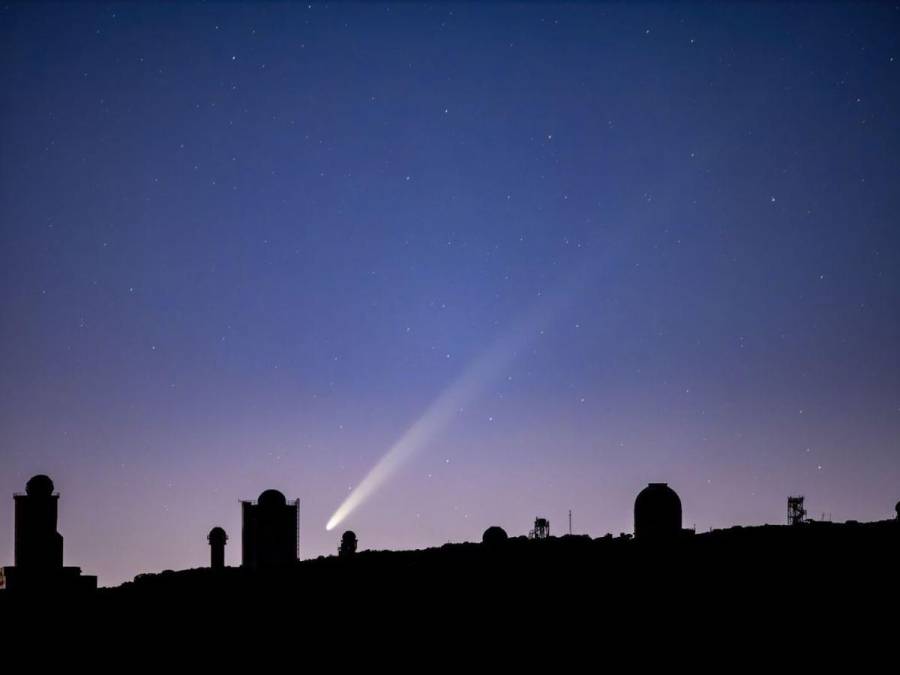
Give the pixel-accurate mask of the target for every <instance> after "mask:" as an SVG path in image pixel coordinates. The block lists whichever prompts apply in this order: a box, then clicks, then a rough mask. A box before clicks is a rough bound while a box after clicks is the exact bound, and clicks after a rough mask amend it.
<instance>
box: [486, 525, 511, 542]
mask: <svg viewBox="0 0 900 675" xmlns="http://www.w3.org/2000/svg"><path fill="white" fill-rule="evenodd" d="M507 539H509V536H508V535H507V534H506V530H504V529H503V528H502V527H500V526H499V525H491V526H490V527H489V528H488V529H486V530H485V531H484V534H483V535H481V543H482V544H487V545H488V546H497V545H498V544H502V543H503V542H504V541H506V540H507Z"/></svg>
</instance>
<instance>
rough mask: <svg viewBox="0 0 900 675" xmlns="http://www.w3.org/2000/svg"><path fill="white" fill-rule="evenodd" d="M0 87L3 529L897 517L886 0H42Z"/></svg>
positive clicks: (29, 7)
mask: <svg viewBox="0 0 900 675" xmlns="http://www.w3.org/2000/svg"><path fill="white" fill-rule="evenodd" d="M0 97H2V98H0V227H2V231H0V256H2V258H0V270H2V285H0V467H2V470H0V564H12V559H13V500H12V494H13V493H14V492H19V491H22V490H23V489H24V485H25V481H26V480H27V479H28V478H29V477H30V476H31V475H33V474H36V473H47V474H49V475H50V476H51V477H52V478H53V479H54V481H55V483H56V487H57V489H58V490H59V491H60V493H61V495H62V496H61V504H60V505H61V515H60V527H59V529H60V532H61V533H62V534H63V535H64V536H65V560H66V563H67V564H71V565H80V566H82V567H83V568H84V569H85V571H86V572H87V573H92V574H99V576H100V583H101V584H103V585H110V584H117V583H120V582H122V581H124V580H127V579H130V578H132V577H133V576H134V575H136V574H138V573H141V572H147V571H160V570H163V569H181V568H186V567H195V566H200V565H205V564H207V561H208V556H209V550H208V546H207V543H206V534H207V532H208V531H209V529H210V528H211V527H212V526H213V525H222V526H223V527H225V529H226V530H227V531H228V533H229V534H230V536H231V541H230V543H229V545H228V548H227V550H226V560H227V562H228V563H229V564H239V562H240V507H239V503H238V500H239V499H255V498H256V496H257V495H258V494H259V493H260V492H261V491H262V490H263V489H265V488H270V487H272V488H277V489H279V490H281V491H282V492H284V493H285V494H286V495H287V496H288V497H290V498H294V497H297V498H299V499H300V505H301V506H300V509H301V510H300V521H301V522H300V547H301V552H300V554H301V557H302V558H308V557H315V556H318V555H322V554H330V553H333V552H334V551H335V549H336V546H337V543H338V540H339V538H340V532H341V530H343V529H345V528H351V529H353V530H355V531H356V532H357V534H358V536H359V540H360V547H361V548H363V549H365V548H392V549H399V548H419V547H425V546H432V545H440V544H443V543H445V542H447V541H465V540H469V541H471V540H478V539H480V536H481V533H482V531H483V530H484V529H485V528H486V527H487V526H488V525H492V524H498V525H501V526H503V527H504V528H506V529H507V531H508V532H509V533H510V534H513V535H515V534H524V533H525V532H527V530H528V529H529V527H530V525H531V523H532V522H533V520H534V518H535V516H545V517H547V518H549V520H550V522H551V532H553V533H556V534H561V533H563V532H564V531H566V530H567V529H568V524H567V514H568V510H569V509H572V510H573V518H574V529H575V531H577V532H587V533H590V534H592V535H593V536H600V535H602V534H605V533H607V532H612V533H614V534H618V533H619V532H622V531H625V532H630V531H631V530H632V506H633V500H634V496H635V495H636V494H637V492H638V491H639V490H640V489H641V488H642V487H643V486H644V485H646V484H647V483H648V482H651V481H652V482H656V481H666V482H668V483H669V484H670V485H672V487H673V488H674V489H676V490H677V491H678V492H679V494H680V495H681V498H682V501H683V504H684V514H685V515H684V518H685V525H686V526H688V527H691V526H694V525H696V527H697V528H698V529H699V530H706V529H708V528H710V527H724V526H730V525H732V524H755V523H762V522H773V523H777V522H783V521H784V516H785V504H786V497H787V495H788V494H804V495H806V499H807V506H808V508H809V510H810V513H811V515H813V516H814V517H821V515H822V514H823V513H824V514H826V517H827V514H831V517H832V518H833V519H834V520H845V519H859V520H874V519H882V518H887V517H890V516H891V515H893V508H894V504H895V502H896V501H897V499H898V498H900V218H898V213H900V8H898V7H897V6H896V5H895V4H889V3H885V4H878V3H864V4H856V5H846V6H845V5H840V4H833V5H831V4H825V3H815V4H807V5H788V4H782V3H779V4H750V3H745V4H740V5H734V6H728V5H722V4H718V3H716V4H696V5H688V4H677V5H676V4H675V3H671V4H661V5H651V4H630V3H628V4H625V3H623V4H610V5H592V4H588V3H577V4H567V5H553V4H525V5H521V4H494V5H479V4H475V3H466V4H449V3H433V4H421V5H420V4H412V3H406V4H402V3H401V4H390V5H377V4H374V3H366V4H358V5H356V4H344V3H330V4H318V3H317V4H312V5H307V4H305V3H302V4H300V3H297V4H282V3H277V4H276V3H255V4H247V5H242V4H238V3H223V4H216V3H205V4H197V5H194V4H184V3H159V4H151V3H137V2H128V3H122V4H115V5H104V4H85V5H80V4H77V3H74V2H67V3H64V4H59V5H54V4H46V3H28V4H15V3H13V4H7V5H4V6H2V8H0ZM436 409H437V412H435V410H436ZM423 416H424V417H423ZM411 428H412V430H413V431H412V434H411V435H412V436H413V438H412V441H410V443H409V445H410V447H407V448H406V449H405V450H404V457H403V458H402V461H399V462H396V466H394V467H393V468H394V471H393V473H392V474H391V475H389V476H387V477H386V479H385V480H384V481H383V482H382V483H381V484H380V485H379V486H378V489H377V490H374V491H373V493H372V494H371V495H370V496H368V498H366V499H364V500H362V502H361V503H360V504H359V505H358V506H357V508H356V509H355V510H354V511H353V512H352V513H350V514H349V516H348V517H347V518H346V519H345V520H344V521H343V522H341V523H340V525H338V527H337V528H336V529H335V530H333V531H330V532H327V531H326V529H325V525H326V522H328V520H329V518H331V516H332V514H334V512H335V510H336V509H337V508H338V507H339V505H340V504H341V503H342V502H343V500H344V499H345V498H347V497H348V496H350V495H351V494H352V490H353V488H354V487H356V486H357V485H359V484H360V482H361V481H363V479H364V477H365V476H366V475H367V473H368V472H369V470H370V469H371V468H372V467H373V466H375V465H376V463H377V462H378V461H379V459H380V458H382V457H383V456H384V455H385V453H387V452H388V451H389V450H390V449H391V447H392V446H394V444H395V443H396V442H397V441H398V440H399V439H403V438H404V435H405V434H407V432H408V431H409V430H410V429H411ZM411 446H415V447H411Z"/></svg>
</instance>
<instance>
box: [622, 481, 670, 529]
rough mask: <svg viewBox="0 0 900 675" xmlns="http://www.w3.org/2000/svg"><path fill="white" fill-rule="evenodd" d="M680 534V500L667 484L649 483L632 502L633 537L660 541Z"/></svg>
mask: <svg viewBox="0 0 900 675" xmlns="http://www.w3.org/2000/svg"><path fill="white" fill-rule="evenodd" d="M680 532H681V499H679V497H678V494H676V492H675V490H673V489H672V488H670V487H669V486H668V484H667V483H650V484H649V485H647V487H645V488H644V489H643V490H641V491H640V493H639V494H638V496H637V499H635V500H634V536H635V537H636V538H637V539H661V538H667V537H673V536H676V535H678V534H679V533H680Z"/></svg>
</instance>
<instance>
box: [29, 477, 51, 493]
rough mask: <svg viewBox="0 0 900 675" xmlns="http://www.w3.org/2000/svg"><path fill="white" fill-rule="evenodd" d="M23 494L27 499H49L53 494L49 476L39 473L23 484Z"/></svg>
mask: <svg viewBox="0 0 900 675" xmlns="http://www.w3.org/2000/svg"><path fill="white" fill-rule="evenodd" d="M25 494H27V495H28V496H29V497H49V496H50V495H51V494H53V481H52V480H50V476H45V475H44V474H42V473H39V474H38V475H37V476H32V477H31V478H30V479H29V480H28V482H27V483H25Z"/></svg>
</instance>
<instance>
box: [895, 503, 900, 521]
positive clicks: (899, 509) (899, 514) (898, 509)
mask: <svg viewBox="0 0 900 675" xmlns="http://www.w3.org/2000/svg"><path fill="white" fill-rule="evenodd" d="M894 511H896V512H897V520H900V502H897V506H895V507H894Z"/></svg>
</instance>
